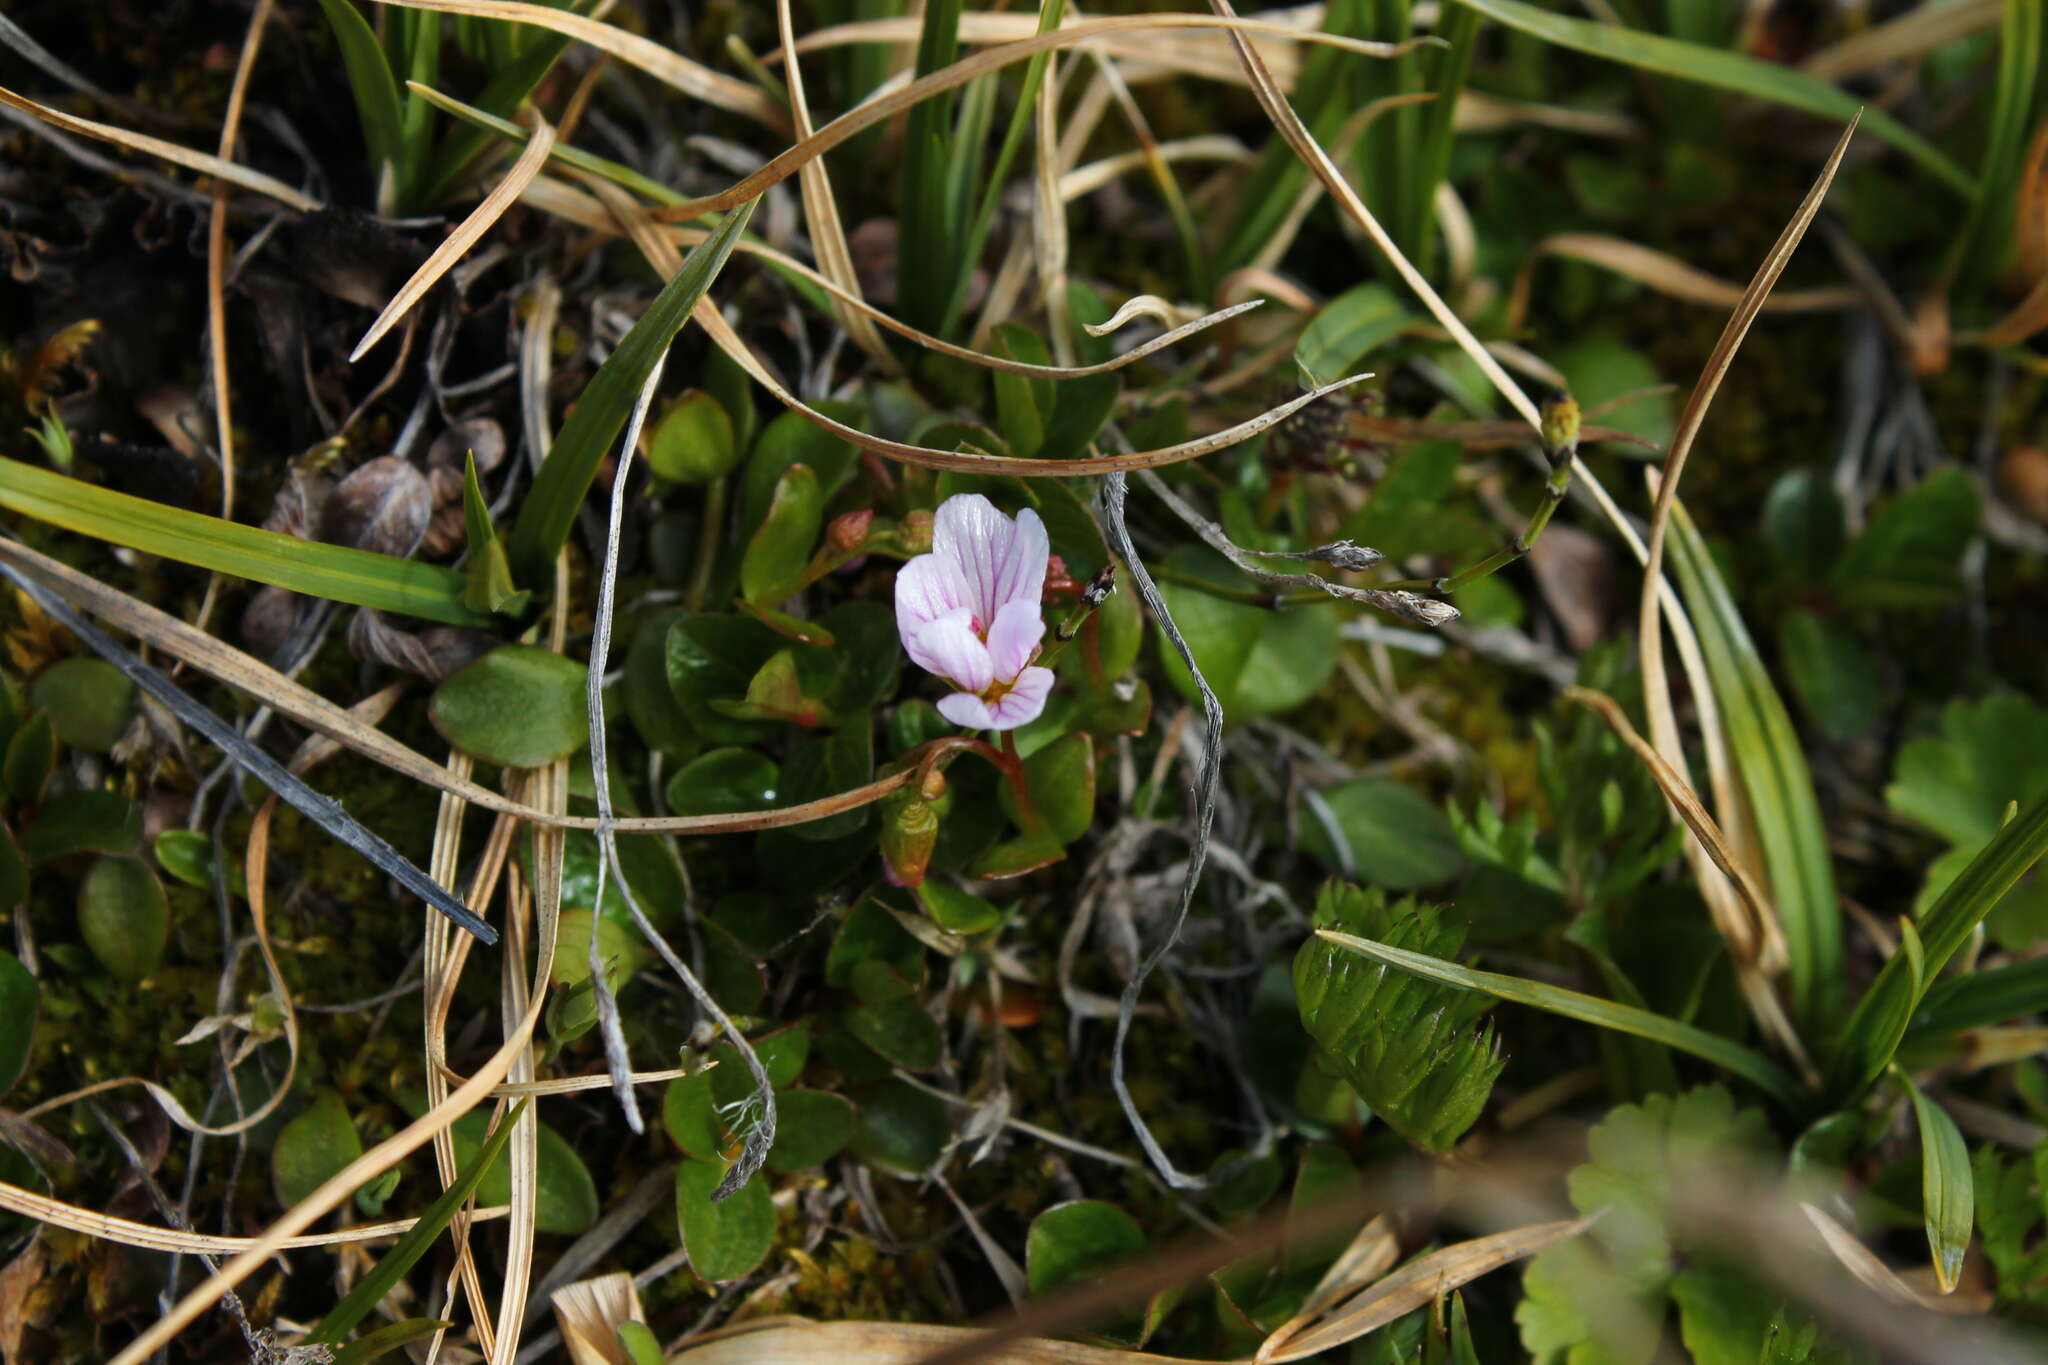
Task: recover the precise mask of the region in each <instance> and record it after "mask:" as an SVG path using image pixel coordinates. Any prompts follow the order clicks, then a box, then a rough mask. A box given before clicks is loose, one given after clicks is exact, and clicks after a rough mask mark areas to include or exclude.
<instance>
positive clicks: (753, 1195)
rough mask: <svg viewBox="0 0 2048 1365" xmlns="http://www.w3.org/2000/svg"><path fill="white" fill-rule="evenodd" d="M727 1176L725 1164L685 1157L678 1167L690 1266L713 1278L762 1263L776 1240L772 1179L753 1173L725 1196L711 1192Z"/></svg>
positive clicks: (679, 1213) (680, 1220)
mask: <svg viewBox="0 0 2048 1365" xmlns="http://www.w3.org/2000/svg"><path fill="white" fill-rule="evenodd" d="M724 1179H725V1167H724V1166H723V1165H722V1164H714V1163H712V1162H709V1161H685V1162H684V1163H683V1164H682V1165H680V1166H678V1167H677V1168H676V1222H677V1224H678V1225H679V1226H680V1227H681V1229H682V1234H683V1250H684V1251H685V1252H687V1253H688V1254H689V1257H690V1269H692V1270H694V1271H696V1272H697V1274H698V1275H700V1276H702V1277H703V1278H704V1279H707V1280H711V1281H713V1282H716V1281H720V1280H736V1279H738V1278H739V1277H740V1276H742V1275H744V1274H746V1273H747V1272H748V1271H750V1270H752V1269H753V1268H754V1267H755V1266H757V1265H759V1264H761V1262H762V1261H763V1260H765V1259H766V1258H767V1256H768V1248H769V1247H770V1246H771V1245H773V1243H774V1241H775V1205H774V1203H773V1202H772V1201H771V1200H770V1198H769V1195H768V1184H767V1182H766V1181H764V1180H763V1179H761V1177H760V1176H758V1175H757V1176H755V1177H754V1178H753V1179H752V1180H749V1181H748V1182H747V1183H746V1184H744V1185H742V1186H740V1187H739V1189H737V1190H735V1191H733V1193H732V1194H731V1195H730V1196H729V1197H728V1198H726V1199H725V1200H724V1201H723V1202H721V1203H717V1204H714V1203H712V1202H711V1192H712V1191H713V1190H716V1189H717V1188H718V1184H719V1182H720V1181H722V1180H724Z"/></svg>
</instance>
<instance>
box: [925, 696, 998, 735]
mask: <svg viewBox="0 0 2048 1365" xmlns="http://www.w3.org/2000/svg"><path fill="white" fill-rule="evenodd" d="M939 714H940V715H942V716H944V717H945V718H946V719H947V720H950V721H952V722H953V723H954V724H955V725H959V726H962V727H964V728H966V729H969V730H993V729H995V728H996V725H995V719H996V717H995V712H993V711H991V710H989V705H988V703H987V702H985V701H983V700H982V699H981V698H980V697H977V696H975V695H974V694H973V693H972V692H955V693H953V694H952V695H951V696H946V697H940V698H939Z"/></svg>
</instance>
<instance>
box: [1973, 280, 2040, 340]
mask: <svg viewBox="0 0 2048 1365" xmlns="http://www.w3.org/2000/svg"><path fill="white" fill-rule="evenodd" d="M2044 327H2048V276H2044V277H2043V278H2042V279H2040V280H2039V281H2037V282H2036V283H2035V285H2034V287H2033V288H2032V289H2030V290H2028V291H2027V296H2026V297H2025V298H2023V299H2021V300H2020V301H2019V302H2018V303H2016V304H2014V305H2013V309H2012V311H2011V312H2010V313H2007V314H2006V315H2005V316H2004V317H2002V318H2000V319H1999V320H1998V321H1996V322H1994V323H1992V324H1991V325H1990V326H1989V327H1986V328H1985V329H1984V330H1982V331H1981V332H1964V333H1963V334H1961V335H1960V336H1958V337H1957V338H1956V341H1957V342H1958V343H1959V344H1961V345H1965V346H2023V345H2025V344H2026V343H2027V342H2028V341H2029V340H2031V339H2032V338H2033V337H2034V335H2035V334H2036V333H2038V332H2039V331H2041V329H2042V328H2044Z"/></svg>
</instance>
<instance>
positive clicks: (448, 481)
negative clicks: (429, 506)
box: [427, 464, 462, 508]
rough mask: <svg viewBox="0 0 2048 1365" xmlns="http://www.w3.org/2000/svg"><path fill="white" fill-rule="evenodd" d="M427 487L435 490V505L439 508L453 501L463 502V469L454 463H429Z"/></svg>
mask: <svg viewBox="0 0 2048 1365" xmlns="http://www.w3.org/2000/svg"><path fill="white" fill-rule="evenodd" d="M427 487H428V488H430V489H432V490H433V494H434V506H435V507H437V508H438V507H446V506H447V505H448V504H449V503H451V502H461V501H462V471H461V470H460V469H458V468H456V467H454V466H453V465H445V464H437V465H429V466H428V467H427Z"/></svg>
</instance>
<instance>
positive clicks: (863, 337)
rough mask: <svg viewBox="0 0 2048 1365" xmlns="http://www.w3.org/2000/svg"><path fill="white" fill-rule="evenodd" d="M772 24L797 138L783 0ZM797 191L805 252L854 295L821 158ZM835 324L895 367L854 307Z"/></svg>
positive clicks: (800, 97) (794, 69)
mask: <svg viewBox="0 0 2048 1365" xmlns="http://www.w3.org/2000/svg"><path fill="white" fill-rule="evenodd" d="M775 28H776V33H777V35H778V36H779V37H780V39H781V43H782V57H783V65H784V71H785V74H784V81H785V82H786V84H787V85H788V87H789V111H790V115H791V117H792V119H793V120H794V121H795V125H796V137H797V140H798V141H799V142H801V141H802V140H803V139H805V138H807V137H809V136H810V135H811V134H812V132H813V131H815V130H814V128H813V126H812V123H811V106H810V101H809V100H808V99H806V98H805V96H804V72H803V67H802V65H801V64H800V63H799V62H798V61H797V60H796V26H795V23H794V21H793V20H791V18H790V16H789V0H775ZM797 189H798V191H799V193H801V195H802V196H803V201H804V220H805V221H806V222H807V223H809V224H810V229H811V252H812V254H813V255H815V256H816V257H817V258H818V269H819V270H820V271H822V272H823V273H824V275H825V277H826V278H827V279H829V280H831V281H832V282H833V283H834V284H835V285H837V286H838V291H836V292H844V293H848V294H851V295H853V296H854V297H856V298H858V297H859V296H860V276H859V274H858V272H856V271H855V270H854V268H853V251H852V249H851V248H850V247H849V246H848V245H847V242H846V228H845V225H844V224H842V223H841V222H840V221H839V203H838V201H837V200H836V199H834V198H833V196H832V180H831V177H830V176H829V175H827V174H826V171H825V163H824V161H822V160H819V161H813V162H811V163H810V164H809V165H808V166H805V167H804V168H803V170H802V171H800V172H798V173H797ZM833 311H834V312H836V313H837V314H838V315H839V323H840V325H841V326H842V327H844V328H845V329H846V334H847V335H848V336H849V337H851V338H853V343H854V345H856V346H858V347H860V348H861V349H862V350H863V351H866V352H867V353H868V354H869V355H870V356H873V357H874V358H875V359H876V360H878V361H880V362H881V364H882V367H883V368H884V369H886V370H890V371H894V370H895V369H896V358H895V357H894V356H892V355H891V354H890V353H889V348H888V347H887V346H885V345H883V344H882V336H881V333H879V332H877V331H876V330H875V325H874V323H873V322H871V321H869V320H868V318H867V317H866V316H865V315H864V314H862V313H860V312H859V311H857V310H853V309H848V308H835V309H834V310H833Z"/></svg>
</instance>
